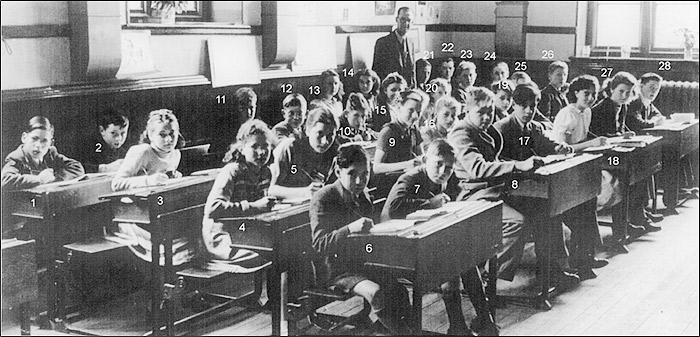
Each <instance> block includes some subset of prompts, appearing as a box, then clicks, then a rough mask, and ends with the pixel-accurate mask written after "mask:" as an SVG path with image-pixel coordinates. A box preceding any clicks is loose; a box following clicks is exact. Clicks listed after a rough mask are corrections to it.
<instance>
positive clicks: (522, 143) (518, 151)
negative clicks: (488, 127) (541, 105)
mask: <svg viewBox="0 0 700 337" xmlns="http://www.w3.org/2000/svg"><path fill="white" fill-rule="evenodd" d="M527 126H528V127H529V130H524V129H523V128H522V127H520V123H518V120H517V119H516V118H515V115H509V116H508V117H506V118H504V119H502V120H500V121H498V122H496V123H495V124H494V125H493V127H494V128H496V130H498V132H500V133H501V135H502V136H503V150H502V151H501V159H503V160H517V161H522V160H526V159H528V158H530V157H532V156H533V155H538V156H547V155H550V154H555V153H556V151H555V150H554V148H555V147H556V146H557V145H559V144H558V143H556V142H554V141H552V140H550V139H549V138H547V137H546V136H545V135H544V132H543V131H544V128H543V127H542V125H541V124H540V123H538V122H535V121H530V123H528V125H527ZM521 137H528V138H524V139H522V140H521Z"/></svg>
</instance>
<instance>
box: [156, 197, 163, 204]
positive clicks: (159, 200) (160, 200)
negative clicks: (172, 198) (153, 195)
mask: <svg viewBox="0 0 700 337" xmlns="http://www.w3.org/2000/svg"><path fill="white" fill-rule="evenodd" d="M156 203H157V204H158V206H163V196H162V195H159V196H158V201H157V202H156Z"/></svg>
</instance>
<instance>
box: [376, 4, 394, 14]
mask: <svg viewBox="0 0 700 337" xmlns="http://www.w3.org/2000/svg"><path fill="white" fill-rule="evenodd" d="M394 12H396V1H375V2H374V15H394Z"/></svg>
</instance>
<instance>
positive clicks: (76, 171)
mask: <svg viewBox="0 0 700 337" xmlns="http://www.w3.org/2000/svg"><path fill="white" fill-rule="evenodd" d="M53 134H54V128H53V125H52V124H51V122H49V120H48V119H47V118H46V117H42V116H35V117H32V119H30V120H29V123H28V125H27V126H26V128H25V130H24V132H22V145H20V146H19V147H18V148H17V150H15V151H12V153H10V154H9V155H8V156H7V158H5V166H3V168H2V189H3V190H6V189H12V190H20V189H24V188H32V187H36V186H39V185H42V184H48V183H51V182H54V181H61V180H70V179H73V178H77V177H79V176H81V175H83V174H84V173H85V170H84V169H83V165H81V164H80V163H79V162H78V161H77V160H74V159H70V158H68V157H66V156H64V155H62V154H60V153H58V151H57V150H56V148H55V147H53V146H52V145H51V144H52V143H53Z"/></svg>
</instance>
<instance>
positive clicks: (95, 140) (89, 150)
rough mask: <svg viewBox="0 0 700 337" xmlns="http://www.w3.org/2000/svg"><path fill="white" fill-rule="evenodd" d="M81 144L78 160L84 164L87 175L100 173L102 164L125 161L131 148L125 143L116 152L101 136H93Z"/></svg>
mask: <svg viewBox="0 0 700 337" xmlns="http://www.w3.org/2000/svg"><path fill="white" fill-rule="evenodd" d="M80 144H81V147H80V153H79V156H80V157H78V160H80V163H81V164H83V167H84V168H85V173H96V172H98V171H99V169H100V165H101V164H110V163H112V162H113V161H115V160H117V159H124V157H126V152H127V151H128V150H129V147H130V146H129V145H128V144H126V143H125V144H124V145H122V147H120V148H118V149H116V150H115V149H112V148H111V147H109V145H107V144H105V141H104V139H103V138H102V136H100V135H99V134H93V135H92V136H91V137H89V138H87V139H85V140H84V141H82V142H81V143H80ZM97 144H99V145H97ZM98 150H99V152H98Z"/></svg>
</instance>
